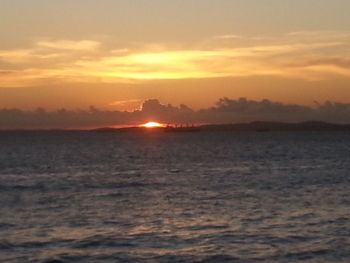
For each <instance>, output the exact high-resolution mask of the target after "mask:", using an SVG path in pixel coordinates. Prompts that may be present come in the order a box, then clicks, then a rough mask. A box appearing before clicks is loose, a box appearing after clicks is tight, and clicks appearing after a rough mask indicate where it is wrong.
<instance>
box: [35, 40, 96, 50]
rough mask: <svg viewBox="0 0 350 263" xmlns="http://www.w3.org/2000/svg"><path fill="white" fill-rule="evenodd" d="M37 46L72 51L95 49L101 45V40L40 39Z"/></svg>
mask: <svg viewBox="0 0 350 263" xmlns="http://www.w3.org/2000/svg"><path fill="white" fill-rule="evenodd" d="M37 46H39V47H42V48H50V49H58V50H70V51H80V52H83V51H94V50H96V49H98V47H99V46H100V43H99V42H96V41H91V40H80V41H71V40H56V41H40V42H38V43H37Z"/></svg>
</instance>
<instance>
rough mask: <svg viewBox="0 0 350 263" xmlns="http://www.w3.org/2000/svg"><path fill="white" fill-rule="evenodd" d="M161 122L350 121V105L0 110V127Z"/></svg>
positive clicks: (231, 102) (225, 102)
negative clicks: (120, 109)
mask: <svg viewBox="0 0 350 263" xmlns="http://www.w3.org/2000/svg"><path fill="white" fill-rule="evenodd" d="M151 120H152V121H159V122H163V123H182V124H186V123H197V124H200V123H237V122H251V121H280V122H302V121H327V122H334V123H350V104H349V103H348V104H347V103H336V102H325V103H315V107H309V106H302V105H296V104H283V103H279V102H273V101H270V100H266V99H265V100H260V101H256V100H249V99H246V98H240V99H229V98H222V99H220V100H218V102H217V103H216V104H215V105H214V106H212V107H210V108H206V109H201V110H198V111H195V110H193V109H191V108H190V107H188V106H186V105H179V106H173V105H170V104H168V105H164V104H162V103H160V102H159V101H158V100H157V99H150V100H147V101H145V102H144V103H143V105H142V108H141V109H140V110H135V111H133V112H125V111H123V112H121V111H107V110H99V109H96V108H95V107H90V108H89V109H87V110H66V109H60V110H57V111H46V110H45V109H41V108H39V109H37V110H34V111H23V110H19V109H0V129H53V128H64V129H71V128H79V129H84V128H96V127H105V126H118V125H137V124H140V123H144V122H147V121H151Z"/></svg>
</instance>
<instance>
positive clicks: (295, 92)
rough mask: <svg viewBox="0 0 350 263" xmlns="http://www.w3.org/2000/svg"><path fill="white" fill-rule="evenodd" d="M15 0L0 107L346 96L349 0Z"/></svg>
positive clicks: (0, 77) (1, 65)
mask: <svg viewBox="0 0 350 263" xmlns="http://www.w3.org/2000/svg"><path fill="white" fill-rule="evenodd" d="M23 2H24V1H19V0H11V1H10V0H0V17H2V23H1V24H0V40H1V41H0V108H20V109H32V108H36V107H45V108H48V109H55V108H62V107H65V108H69V109H76V108H86V107H88V106H89V105H95V106H96V107H99V108H103V109H116V110H134V109H137V108H138V107H140V105H141V104H142V101H144V100H146V99H147V98H158V99H160V100H161V101H162V102H164V103H172V104H180V103H185V104H187V105H190V106H192V107H193V108H201V107H207V106H210V105H212V104H213V103H214V102H215V101H216V100H217V99H218V98H220V97H224V96H226V97H232V98H237V97H249V98H252V99H262V98H268V99H272V100H277V101H281V102H285V103H299V104H307V105H311V104H313V102H314V101H321V102H323V101H325V100H333V101H340V102H349V101H350V88H349V87H350V56H349V54H350V44H349V43H350V31H349V30H348V29H349V28H350V18H349V16H348V15H347V12H345V11H344V10H349V9H350V3H349V1H347V0H336V1H327V0H317V1H315V0H310V1H304V0H303V1H302V0H286V1H278V0H268V1H257V0H235V1H229V0H219V1H215V2H214V1H207V0H203V1H201V2H200V4H199V2H198V1H194V0H191V1H173V2H170V1H159V0H151V1H145V0H141V1H136V2H135V1H126V0H125V1H124V0H120V1H111V0H104V1H99V2H96V1H91V0H87V1H82V0H77V1H67V0H63V1H58V0H57V1H56V0H52V1H50V4H48V3H47V1H42V0H41V1H34V0H28V1H26V2H25V3H23ZM82 6H84V8H83V9H82V8H80V7H82ZM315 6H316V7H317V8H314V7H315Z"/></svg>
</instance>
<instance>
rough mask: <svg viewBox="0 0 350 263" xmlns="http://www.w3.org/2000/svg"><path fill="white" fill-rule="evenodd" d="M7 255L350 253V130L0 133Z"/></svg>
mask: <svg viewBox="0 0 350 263" xmlns="http://www.w3.org/2000/svg"><path fill="white" fill-rule="evenodd" d="M0 262H4V263H12V262H13V263H15V262H16V263H17V262H18V263H22V262H35V263H36V262H39V263H40V262H43V263H64V262H84V263H85V262H132V263H138V262H147V263H148V262H149V263H151V262H213V263H215V262H350V134H349V133H347V132H301V131H300V132H214V131H213V132H199V133H181V132H180V133H163V132H141V133H132V132H124V133H121V132H119V133H118V132H109V133H108V132H105V133H98V132H87V131H86V132H68V131H67V132H64V131H51V132H1V133H0Z"/></svg>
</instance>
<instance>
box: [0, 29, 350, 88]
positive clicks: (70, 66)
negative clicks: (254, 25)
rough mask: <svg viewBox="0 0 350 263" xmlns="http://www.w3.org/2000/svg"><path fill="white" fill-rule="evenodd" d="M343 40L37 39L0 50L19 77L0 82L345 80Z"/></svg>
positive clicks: (345, 36)
mask: <svg viewBox="0 0 350 263" xmlns="http://www.w3.org/2000/svg"><path fill="white" fill-rule="evenodd" d="M237 39H239V41H237ZM222 40H225V41H224V42H223V41H222ZM231 40H232V41H231ZM238 42H239V43H238ZM349 43H350V33H348V32H294V33H290V34H287V35H282V36H279V37H268V38H260V37H239V38H237V36H235V35H223V36H221V38H220V37H219V38H218V37H216V38H214V40H213V39H211V42H210V44H204V45H203V44H202V43H197V44H191V45H187V46H185V45H182V46H180V45H178V46H177V47H176V48H174V47H173V46H170V45H166V44H163V45H160V44H155V45H139V46H138V47H136V46H135V45H131V46H132V48H131V47H125V48H120V49H116V48H115V46H113V45H108V44H106V43H103V44H104V45H102V43H101V42H98V41H94V40H79V41H72V40H54V41H52V40H51V41H39V42H37V43H34V45H33V46H32V47H31V48H28V49H19V50H0V62H3V63H2V64H3V65H2V67H1V70H9V69H11V70H15V71H17V73H18V75H19V76H21V77H19V78H16V79H13V80H9V79H5V78H6V76H3V75H2V76H0V82H1V83H2V86H4V85H9V86H12V87H15V86H30V85H32V86H33V85H37V82H38V81H39V82H42V81H43V80H46V81H47V82H48V83H50V81H57V80H59V81H64V82H68V83H74V82H85V83H95V82H96V81H98V82H103V83H125V82H145V81H149V80H176V79H206V78H222V77H250V76H278V77H286V78H291V77H292V78H299V79H306V80H314V79H327V78H331V77H332V76H343V77H344V76H345V77H347V78H350V72H349V70H348V68H347V67H345V66H347V63H348V60H350V56H349V52H348V50H349V47H350V45H349ZM108 46H110V47H111V46H113V48H110V49H108ZM4 62H6V63H8V65H6V63H5V64H4ZM328 62H332V63H328ZM312 63H313V64H312ZM28 80H30V81H28ZM3 83H5V84H3Z"/></svg>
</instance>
